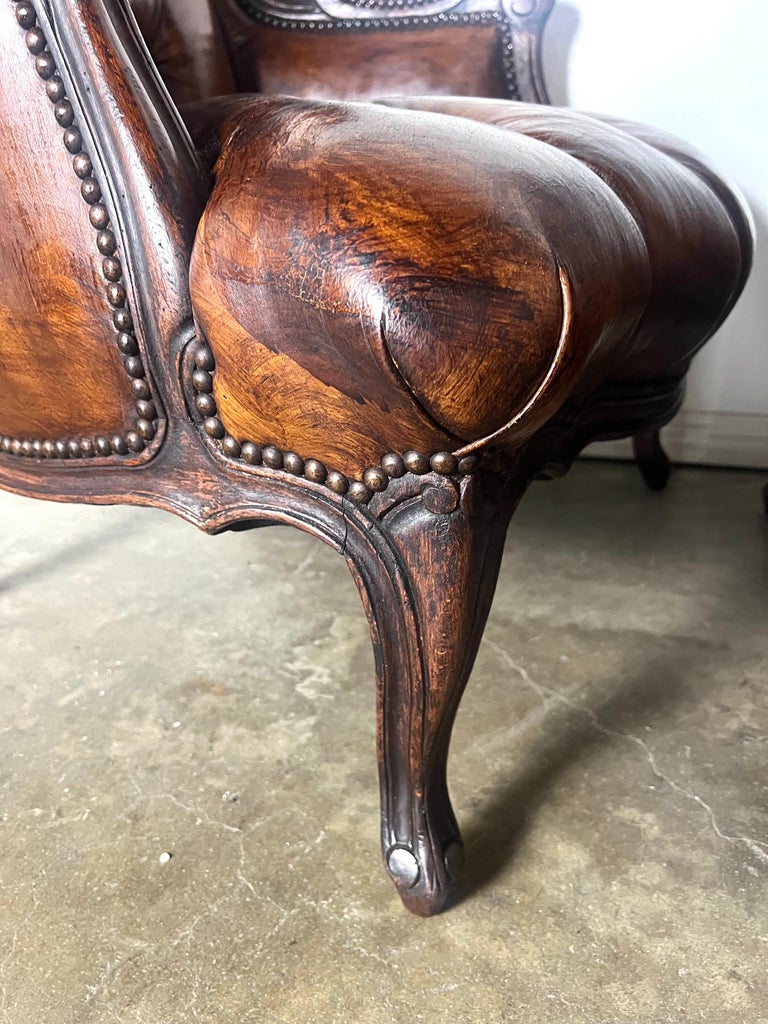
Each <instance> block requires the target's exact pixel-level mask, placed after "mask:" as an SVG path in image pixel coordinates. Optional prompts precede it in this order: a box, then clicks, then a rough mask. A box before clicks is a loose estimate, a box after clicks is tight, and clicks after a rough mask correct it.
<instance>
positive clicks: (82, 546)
mask: <svg viewBox="0 0 768 1024" xmlns="http://www.w3.org/2000/svg"><path fill="white" fill-rule="evenodd" d="M143 529H144V527H143V526H138V525H137V524H135V523H134V524H132V525H131V536H132V537H135V536H136V535H137V534H138V533H140V532H142V531H143ZM118 542H123V543H125V526H124V524H122V523H115V524H110V525H109V526H106V527H104V528H103V529H102V530H97V531H92V532H89V533H87V534H86V535H85V536H83V537H82V538H81V539H80V540H77V541H75V542H74V543H72V544H68V545H65V546H63V547H61V548H59V550H58V551H55V552H53V553H52V554H50V555H47V556H46V557H45V558H39V559H38V560H37V561H35V562H30V563H28V564H27V565H22V566H20V567H19V568H18V569H14V570H13V571H12V572H9V573H8V574H7V575H5V576H2V577H0V594H7V593H8V592H9V591H12V590H18V589H19V588H21V587H23V586H25V585H26V584H28V583H32V582H33V581H35V580H38V579H41V578H42V577H44V576H47V575H49V574H50V573H53V572H55V571H56V570H57V569H60V568H61V567H62V566H66V565H71V564H74V563H76V562H79V561H81V560H82V559H83V558H90V557H93V558H96V557H98V556H99V555H100V554H101V552H102V551H103V550H104V548H106V547H109V546H110V545H111V544H116V543H118Z"/></svg>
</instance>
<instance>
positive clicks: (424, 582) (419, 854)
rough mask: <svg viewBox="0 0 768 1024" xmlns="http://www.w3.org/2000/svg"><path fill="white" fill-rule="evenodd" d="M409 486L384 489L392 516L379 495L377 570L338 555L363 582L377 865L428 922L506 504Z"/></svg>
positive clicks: (442, 878) (448, 869) (444, 855)
mask: <svg viewBox="0 0 768 1024" xmlns="http://www.w3.org/2000/svg"><path fill="white" fill-rule="evenodd" d="M393 483H394V482H393ZM398 484H405V481H398ZM419 484H420V489H416V490H415V492H414V490H411V491H410V493H409V492H408V491H407V490H406V489H405V488H404V487H401V488H395V487H392V488H390V491H395V490H397V489H399V490H400V495H399V496H398V497H395V500H394V503H391V504H390V503H389V502H390V501H391V499H392V497H393V495H390V491H388V492H387V497H388V507H387V508H386V509H384V510H383V511H382V512H381V513H380V514H379V520H378V524H379V527H380V534H379V536H378V539H377V541H376V542H375V544H376V547H377V549H378V550H377V553H378V554H379V555H383V557H382V558H381V560H380V561H379V562H378V565H377V566H376V567H371V566H369V565H360V564H354V562H355V559H354V556H351V553H350V552H349V551H348V552H347V555H348V557H350V556H351V557H350V560H351V561H353V569H355V570H357V571H358V573H359V576H358V579H359V578H360V575H362V576H363V580H362V582H363V583H364V586H362V587H361V590H362V591H363V597H364V601H365V603H366V609H367V612H368V615H369V620H370V623H371V632H372V636H373V642H374V650H375V653H376V667H377V676H378V755H379V772H380V786H381V811H382V819H381V821H382V847H383V853H384V860H385V864H386V866H387V870H388V871H389V874H390V875H391V877H392V879H393V881H394V882H395V884H396V886H397V888H398V890H399V892H400V896H401V897H402V900H403V902H404V903H405V905H406V907H408V909H409V910H412V911H414V913H417V914H421V915H423V916H427V915H430V914H435V913H438V912H439V911H440V910H442V909H443V908H444V907H445V905H446V903H447V902H448V901H449V899H450V898H451V896H452V895H453V893H454V892H455V889H456V881H457V874H458V869H459V867H460V863H461V860H462V846H461V836H460V833H459V828H458V825H457V824H456V818H455V816H454V813H453V810H452V808H451V804H450V799H449V796H448V789H447V785H446V775H445V771H446V759H447V756H448V745H449V740H450V734H451V729H452V726H453V720H454V717H455V714H456V711H457V708H458V704H459V700H460V698H461V695H462V692H463V690H464V686H465V684H466V682H467V678H468V676H469V673H470V671H471V669H472V664H473V662H474V659H475V654H476V652H477V647H478V644H479V641H480V637H481V635H482V631H483V628H484V626H485V621H486V618H487V616H488V611H489V608H490V604H491V599H492V597H493V591H494V588H495V585H496V578H497V575H498V569H499V564H500V562H501V556H502V548H503V543H504V535H505V533H506V528H507V524H508V522H509V517H510V514H511V506H512V502H511V500H510V499H509V496H508V495H507V494H505V493H504V492H503V491H502V492H501V495H500V499H499V500H498V501H496V502H492V501H491V500H490V499H489V498H488V497H487V495H486V494H485V493H484V486H483V481H482V480H481V479H480V478H479V477H469V478H465V479H464V480H463V481H461V483H460V484H457V483H456V482H454V481H453V480H452V479H448V478H437V477H435V476H434V475H430V476H429V477H424V478H422V480H421V481H420V482H419ZM410 486H411V487H412V486H413V485H412V484H411V485H410ZM366 561H367V559H366Z"/></svg>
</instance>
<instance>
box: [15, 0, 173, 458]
mask: <svg viewBox="0 0 768 1024" xmlns="http://www.w3.org/2000/svg"><path fill="white" fill-rule="evenodd" d="M11 2H12V3H14V4H15V14H16V21H17V23H18V25H19V27H20V28H22V29H24V30H25V36H24V41H25V43H26V46H27V49H28V50H29V52H30V53H31V54H32V55H33V56H34V58H35V70H36V71H37V74H38V75H39V77H40V78H41V79H43V81H44V82H45V91H46V94H47V96H48V99H49V100H50V102H51V104H52V107H53V114H54V117H55V118H56V121H57V123H58V124H59V126H60V127H61V128H63V129H64V131H63V133H62V141H63V143H64V147H65V148H66V149H67V151H68V152H69V153H71V154H72V156H73V160H72V168H73V170H74V173H75V175H76V176H77V177H78V178H79V179H80V194H81V196H82V197H83V201H84V202H85V203H86V204H87V206H88V217H89V220H90V223H91V225H92V227H93V228H94V229H95V231H96V248H97V249H98V251H99V253H100V254H101V255H102V256H103V257H104V260H103V264H102V271H103V275H104V279H105V282H106V284H105V288H104V297H105V299H106V301H107V303H108V304H109V307H110V312H111V317H112V324H113V326H114V329H115V332H116V334H115V341H116V344H117V347H118V349H119V350H120V353H121V354H122V357H123V366H124V368H125V372H126V375H127V376H128V379H129V381H130V385H131V393H132V394H133V397H134V401H135V409H136V415H137V420H136V429H135V430H128V431H122V432H121V433H116V434H110V435H109V436H103V435H98V436H94V437H79V438H67V439H61V440H59V439H46V440H44V441H39V440H34V441H33V440H30V439H29V438H18V437H8V436H6V435H3V434H0V450H2V451H3V452H7V453H9V454H11V455H22V456H26V457H28V458H35V459H80V458H94V457H102V458H104V457H107V456H110V455H132V454H137V453H139V452H141V451H143V450H144V448H146V446H147V442H149V441H151V440H152V438H154V436H155V434H156V433H157V410H156V407H155V404H154V402H153V401H152V394H151V390H150V387H149V382H148V381H147V378H146V373H145V370H144V364H143V362H142V360H141V356H140V355H139V345H138V342H137V340H136V337H135V335H134V330H133V318H132V317H131V312H130V309H129V306H128V298H127V293H126V290H125V287H124V285H123V267H122V263H121V262H120V259H119V254H118V252H117V239H116V237H115V234H114V232H113V231H112V230H111V227H110V217H109V211H108V210H107V208H106V206H104V205H103V203H102V202H101V199H102V193H101V186H100V185H99V183H98V181H97V180H96V178H95V176H94V174H93V166H92V164H91V159H90V157H89V156H88V154H87V153H86V152H85V150H84V149H83V137H82V134H81V132H80V130H79V128H78V127H77V125H76V124H75V113H74V110H73V108H72V104H71V103H70V101H69V100H68V99H67V96H66V91H65V87H64V82H63V81H62V79H61V78H60V77H59V76H58V74H57V70H56V63H55V61H54V59H53V56H52V54H51V53H50V51H49V50H48V49H47V46H48V42H47V40H46V38H45V33H44V32H43V30H42V29H41V28H40V26H39V25H38V24H37V13H36V11H35V7H34V5H33V4H32V3H29V2H28V0H23V2H19V0H11Z"/></svg>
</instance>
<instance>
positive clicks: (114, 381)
mask: <svg viewBox="0 0 768 1024" xmlns="http://www.w3.org/2000/svg"><path fill="white" fill-rule="evenodd" d="M275 3H277V0H275ZM246 6H249V5H248V4H246ZM550 6H551V3H550V0H535V2H534V0H508V2H507V3H506V4H505V5H504V7H499V6H493V5H492V4H490V3H489V5H487V6H484V0H482V2H481V0H458V2H457V0H413V3H412V5H411V7H412V8H413V9H411V7H406V8H405V9H404V10H399V11H398V10H395V11H394V13H393V12H389V13H382V10H380V9H377V8H376V5H375V4H374V5H373V6H371V5H370V4H367V5H364V6H363V7H355V5H354V3H353V2H352V0H323V7H322V8H320V6H319V4H315V3H314V0H306V3H304V4H302V5H290V4H289V5H286V4H280V6H279V11H278V13H277V14H276V13H275V10H276V8H275V6H274V5H273V0H258V4H257V3H256V0H253V3H250V8H251V12H252V15H253V16H252V17H248V18H247V19H246V15H245V14H244V13H243V12H242V11H238V12H236V13H237V17H238V19H239V20H238V24H239V25H240V26H241V28H242V27H243V26H245V24H246V22H244V21H243V19H246V21H247V33H246V35H245V36H244V37H243V38H242V39H241V38H240V37H238V36H237V33H236V32H233V30H232V27H231V24H230V21H229V20H228V18H229V15H231V14H232V12H233V11H234V10H235V9H234V7H233V2H232V0H217V2H216V3H215V4H210V3H209V2H208V0H191V2H190V5H189V7H187V6H186V5H181V4H180V2H178V0H167V3H164V4H161V3H159V2H158V3H153V2H151V0H137V2H136V13H137V15H138V18H139V23H140V24H141V25H142V26H143V30H144V32H146V36H147V42H148V43H149V45H150V48H151V49H152V52H153V53H154V55H155V58H156V60H157V64H155V63H154V62H153V61H152V60H151V59H150V58H149V57H148V55H147V50H146V48H145V45H144V42H143V40H142V38H141V35H140V29H139V27H138V25H137V22H136V21H135V20H134V18H133V16H132V15H131V14H130V11H129V9H128V6H127V2H126V0H48V2H46V3H43V2H42V0H38V2H36V3H32V2H28V0H15V2H13V3H8V5H7V7H6V13H5V15H4V16H3V17H2V18H0V30H1V31H0V38H1V40H2V45H1V47H0V54H1V55H2V58H3V62H2V65H0V92H1V93H2V100H1V101H0V102H2V104H3V107H2V110H3V114H4V116H5V118H6V124H10V125H11V126H12V129H11V131H10V132H9V133H8V134H9V136H10V140H11V141H10V143H7V144H6V147H5V148H4V150H3V151H2V153H0V165H2V169H3V175H2V177H1V178H0V203H1V204H2V209H1V210H0V212H1V213H2V215H3V216H2V220H0V237H2V239H3V246H2V248H0V298H1V300H2V307H3V319H2V321H0V371H1V372H2V373H3V374H4V379H3V394H4V398H3V402H2V403H0V431H2V430H6V431H10V430H13V431H20V432H21V433H19V434H11V433H7V434H6V435H4V436H3V437H2V439H0V485H1V486H3V487H7V488H10V489H13V490H16V491H18V492H20V493H23V494H28V495H33V496H37V497H46V498H51V499H54V500H61V501H77V500H79V501H90V502H97V503H105V504H110V503H114V502H127V503H133V504H141V505H155V506H157V507H160V508H165V509H168V510H169V511H172V512H174V513H176V514H177V515H180V516H182V517H184V518H185V519H186V520H188V521H189V522H191V523H194V524H195V525H197V526H198V527H200V528H201V529H204V530H206V531H209V532H211V533H216V532H218V531H221V530H225V529H230V528H243V527H249V526H253V525H263V524H265V523H285V524H290V525H294V526H297V527H298V528H300V529H303V530H306V531H307V532H309V533H310V534H312V535H313V536H316V537H318V538H319V539H321V540H323V541H324V542H326V543H328V544H330V545H331V546H332V547H334V548H335V549H336V550H338V551H339V552H340V554H342V555H343V556H344V557H345V558H346V560H347V562H348V564H349V566H350V568H351V570H352V573H353V576H354V578H355V581H356V583H357V585H358V587H359V590H360V593H361V597H362V600H363V605H364V608H365V610H366V613H367V615H368V619H369V623H370V627H371V636H372V640H373V645H374V651H375V655H376V675H377V709H378V712H377V714H378V753H379V771H380V780H381V803H382V817H381V821H382V852H383V856H384V861H385V864H386V867H387V870H388V871H389V874H390V876H391V878H392V880H393V881H394V883H395V885H396V886H397V888H398V890H399V892H400V895H401V897H402V899H403V902H404V903H405V904H406V906H408V907H409V908H410V909H411V910H413V911H415V912H416V913H419V914H430V913H435V912H437V911H439V910H441V909H443V908H444V907H446V906H447V905H449V904H450V902H451V900H452V899H454V898H455V896H456V893H457V891H458V885H459V882H458V873H459V866H460V862H461V856H462V854H461V838H460V832H459V828H458V824H457V822H456V819H455V816H454V814H453V810H452V808H451V803H450V798H449V795H448V789H447V784H446V779H445V762H446V757H447V752H448V745H449V740H450V732H451V727H452V724H453V719H454V716H455V713H456V709H457V706H458V702H459V700H460V697H461V693H462V690H463V688H464V685H465V684H466V681H467V678H468V675H469V672H470V670H471V666H472V662H473V659H474V656H475V653H476V650H477V645H478V643H479V641H480V637H481V634H482V630H483V626H484V623H485V619H486V616H487V613H488V609H489V607H490V602H491V598H492V594H493V589H494V585H495V580H496V575H497V572H498V568H499V561H500V557H501V551H502V546H503V539H504V534H505V530H506V527H507V523H508V521H509V518H510V516H511V514H512V512H513V510H514V508H515V507H516V505H517V503H518V501H519V500H520V498H521V496H522V494H523V493H524V491H525V489H526V487H527V486H528V484H529V483H530V482H531V481H532V480H533V479H534V478H536V477H540V476H546V477H555V476H557V475H559V474H561V473H563V472H564V471H565V470H566V469H567V468H568V466H569V464H570V462H571V460H572V459H573V458H574V457H575V456H576V454H577V453H578V452H579V451H580V449H581V448H582V447H583V446H584V445H585V444H586V443H587V442H589V441H590V440H592V439H594V438H599V437H616V436H632V435H634V436H639V438H640V440H639V441H638V452H639V454H640V456H641V459H642V460H644V462H645V464H646V469H648V470H649V472H650V473H651V477H652V478H649V482H650V483H651V484H652V485H655V484H660V483H661V482H663V481H662V476H663V475H664V473H663V472H662V471H663V470H664V469H665V466H664V464H663V459H662V457H661V456H660V455H659V449H658V446H657V435H656V431H657V430H658V428H659V427H660V426H661V425H662V424H663V423H665V422H667V421H668V420H669V419H670V418H671V417H672V416H673V415H674V414H675V412H676V411H677V409H678V408H679V405H680V402H681V398H682V391H683V380H684V372H685V370H686V368H687V366H688V363H689V361H690V358H691V356H692V354H693V353H694V351H695V350H696V348H697V347H698V346H699V345H701V344H702V343H703V341H704V340H706V338H707V336H709V334H711V332H712V331H713V330H714V329H715V327H716V326H717V324H718V323H719V322H721V321H722V319H723V318H724V317H725V316H726V315H727V313H728V311H729V310H730V308H731V307H732V305H733V303H734V302H735V301H736V298H737V297H738V294H739V291H740V289H741V287H742V286H743V283H744V280H745V278H746V275H747V273H748V269H749V261H750V255H751V232H750V228H749V223H748V219H747V218H746V216H745V214H744V213H743V211H742V208H741V206H740V203H739V200H738V199H737V198H736V197H735V196H734V195H733V194H732V193H731V192H730V190H729V189H728V187H727V185H726V184H725V183H724V182H722V181H721V180H720V179H719V178H718V177H717V175H716V174H714V172H712V171H711V170H710V169H709V168H708V167H707V166H706V165H705V164H704V163H703V162H702V161H701V160H700V159H699V158H698V157H697V156H696V155H695V154H693V153H691V152H690V151H689V150H688V149H687V148H686V147H685V146H683V145H682V144H680V143H678V142H676V141H675V140H670V139H669V138H668V137H666V136H662V135H660V134H659V133H655V132H653V131H652V130H650V129H645V128H642V127H640V126H636V125H627V124H624V123H617V122H612V123H610V124H609V123H607V122H601V121H598V120H594V119H589V118H582V117H580V115H577V114H573V113H571V112H566V111H556V110H543V109H541V108H533V107H526V106H520V105H515V104H508V103H504V102H502V101H500V100H478V99H474V100H473V99H472V98H469V99H456V98H451V99H448V98H445V97H444V96H432V97H413V96H411V97H410V98H400V99H397V100H391V101H388V102H387V103H379V104H375V105H374V104H370V103H351V104H345V103H339V102H320V101H312V100H308V99H297V98H286V97H270V96H253V95H251V96H243V97H232V96H230V97H224V98H220V97H217V96H216V94H217V93H219V92H227V91H228V90H229V89H230V85H231V81H232V79H233V78H234V79H236V78H237V75H238V74H241V73H242V66H241V65H242V61H244V60H246V58H249V54H248V53H246V52H245V51H243V52H240V50H238V47H239V46H242V45H244V43H243V39H251V38H252V37H253V34H259V33H261V34H263V33H264V32H266V31H267V29H269V31H270V32H276V31H278V30H279V31H281V32H283V33H285V34H284V35H283V36H282V37H281V38H282V39H283V40H284V41H285V40H288V42H285V43H284V52H285V54H287V56H285V55H284V59H285V61H286V68H285V69H284V71H283V70H281V69H280V67H279V66H278V65H279V63H280V62H278V61H275V62H274V65H273V66H274V73H275V75H279V74H285V76H286V77H285V79H284V81H285V82H288V81H289V80H294V81H298V79H296V78H295V76H296V75H299V76H301V75H309V77H310V78H311V77H312V76H316V80H317V81H319V80H320V78H322V76H323V75H324V74H325V70H324V69H325V67H326V61H325V60H322V59H321V58H320V57H319V56H317V57H313V58H312V60H314V61H315V63H314V64H312V63H311V61H305V65H306V66H304V67H303V69H302V68H301V67H300V66H299V65H300V64H301V61H302V60H304V59H305V57H306V54H305V53H304V52H303V51H301V47H300V46H299V48H298V50H297V51H296V53H295V54H293V55H291V46H293V45H294V44H293V43H290V39H291V38H294V40H298V41H299V43H300V42H301V40H302V34H304V33H307V32H313V33H316V36H317V40H318V47H317V49H316V50H313V52H315V53H316V54H318V55H319V54H321V53H322V52H323V51H322V46H327V47H328V49H327V50H326V53H328V54H330V53H331V52H333V54H334V57H333V59H331V57H330V56H329V57H328V62H330V64H332V65H333V66H334V67H341V68H342V70H339V71H338V72H336V73H337V74H338V75H339V76H342V75H343V74H344V64H343V61H342V59H341V57H339V58H338V60H337V59H336V56H335V55H337V54H342V53H344V52H346V54H347V57H346V59H347V60H348V59H349V54H350V53H352V52H355V51H354V46H356V45H357V44H358V43H360V44H361V45H362V44H363V43H364V44H365V46H366V47H368V46H373V47H374V48H375V47H376V46H378V45H381V46H382V47H383V49H382V50H381V51H375V49H374V50H373V51H371V52H382V53H383V52H384V50H386V48H387V47H389V46H390V45H391V44H393V43H394V42H395V41H398V46H399V47H402V52H403V53H407V52H408V48H409V46H411V45H412V44H413V43H414V40H416V41H418V36H417V32H418V31H421V30H422V29H426V28H428V27H429V25H431V26H432V28H430V29H429V31H430V35H429V37H428V38H429V39H431V40H432V42H433V45H434V61H433V65H432V66H433V68H434V69H438V68H441V73H440V82H439V83H438V81H437V77H435V78H434V81H433V83H432V88H433V90H434V92H435V93H443V92H445V88H444V83H445V82H450V80H451V73H452V71H453V68H452V67H451V65H450V62H449V61H448V59H447V58H446V53H448V51H447V50H445V49H444V40H445V39H446V38H447V33H448V32H449V29H448V28H446V27H445V25H444V21H445V19H454V20H453V21H451V22H450V24H451V28H450V32H454V31H456V32H457V33H458V32H459V30H460V29H463V28H467V30H468V31H470V30H472V31H474V29H473V28H472V27H473V26H474V27H475V28H476V27H477V26H479V27H480V28H484V27H485V26H487V24H489V23H493V25H494V26H495V29H494V31H495V32H498V33H499V36H498V38H494V45H496V44H497V43H498V39H499V38H500V39H502V41H506V42H505V46H504V47H503V49H502V51H501V53H500V54H499V59H500V61H501V65H500V70H499V66H498V65H497V72H498V73H500V74H501V75H502V76H503V82H504V88H505V90H506V93H507V94H516V93H515V92H514V89H513V86H514V88H515V89H519V95H521V96H523V97H525V98H529V99H532V100H542V99H544V98H545V91H544V88H543V83H542V82H541V76H540V56H539V55H540V37H541V29H542V26H543V21H544V19H545V17H546V14H547V12H548V10H549V7H550ZM355 10H357V11H358V16H357V17H356V18H355V17H351V16H350V13H351V11H355ZM308 12H309V13H308ZM291 19H293V20H291ZM429 19H433V20H432V21H430V20H429ZM473 19H474V20H473ZM478 19H479V20H478ZM355 21H360V23H361V24H360V25H359V26H358V25H356V24H355ZM393 22H397V26H396V27H395V28H393ZM363 23H364V24H363ZM291 26H293V27H291ZM457 26H458V27H457ZM358 30H359V31H358ZM30 33H31V35H30ZM248 33H250V35H248ZM291 33H295V36H293V37H291V35H290V34H291ZM470 34H471V33H470ZM486 35H487V33H486ZM475 37H476V38H485V36H484V35H480V34H476V35H475ZM313 38H314V37H313ZM424 38H425V40H426V39H427V37H426V36H425V37H424ZM455 38H456V39H458V38H459V36H458V34H457V35H456V36H455ZM489 38H490V37H489ZM377 40H378V41H377ZM382 40H384V42H382ZM254 45H255V44H254ZM275 45H276V47H277V49H279V46H278V45H277V44H275ZM345 46H347V49H346V51H345ZM277 49H276V51H275V53H277ZM359 52H361V53H362V52H363V51H362V50H361V51H359ZM365 52H368V51H365ZM392 53H393V54H394V53H395V51H394V50H393V51H392ZM510 55H511V56H510ZM257 58H258V54H257V52H256V50H254V51H253V52H252V55H251V57H250V58H249V59H252V65H253V66H258V59H257ZM261 59H262V62H263V61H264V58H263V54H262V58H261ZM371 59H373V58H371ZM452 59H453V58H451V60H452ZM230 60H232V61H233V62H234V65H233V66H234V68H235V71H234V72H233V71H232V70H231V66H230ZM25 61H26V62H27V63H26V64H25V63H24V62H25ZM339 61H341V64H339ZM484 61H485V62H484ZM334 62H335V63H334ZM288 65H290V66H288ZM490 66H491V65H489V64H488V62H487V61H486V60H485V58H483V60H480V59H478V65H477V69H476V70H477V72H478V75H481V76H482V75H484V74H486V73H488V69H489V67H490ZM393 67H394V65H392V66H390V68H389V70H388V71H387V75H389V74H392V75H394V77H395V78H397V77H398V75H399V74H400V72H398V75H395V72H394V70H393ZM407 67H408V62H407V61H403V62H402V68H403V69H406V70H407ZM312 68H315V69H316V70H315V71H312ZM158 69H161V71H162V73H163V76H164V78H165V80H166V82H167V85H168V89H169V90H170V93H171V94H172V95H174V96H175V97H176V99H177V101H178V102H179V103H181V104H182V110H181V113H180V111H179V109H178V108H177V107H176V105H175V104H174V103H172V101H171V99H170V97H169V92H168V91H167V90H166V87H165V85H164V83H163V81H162V80H161V78H160V71H159V70H158ZM238 69H239V70H238ZM347 70H348V72H349V81H340V83H339V92H343V94H344V95H350V94H351V93H352V92H354V89H357V88H360V87H361V86H360V83H361V82H363V81H364V80H365V81H372V80H373V78H374V77H375V76H372V75H371V74H370V73H369V72H370V69H368V68H360V67H358V66H357V65H356V66H355V67H350V68H348V69H347ZM406 70H404V71H403V74H405V73H406ZM291 76H294V77H293V78H291ZM366 76H367V77H366ZM384 77H386V76H384ZM417 77H418V76H417ZM382 80H383V79H382ZM50 82H54V83H56V82H58V83H59V84H58V85H55V84H54V86H53V91H54V95H53V96H51V94H50V92H47V91H46V90H47V89H48V84H47V83H50ZM350 83H357V84H355V85H354V89H352V88H351V85H350ZM305 84H306V85H307V88H308V89H309V88H311V87H312V86H311V82H310V81H309V79H307V82H306V83H305ZM324 87H325V86H323V88H324ZM366 88H367V86H366ZM377 88H378V87H377ZM399 88H400V83H399V82H398V81H395V80H393V81H392V82H391V89H388V90H387V91H388V92H396V91H397V90H398V89H399ZM35 90H37V92H36V91H35ZM366 95H368V94H367V93H366ZM65 100H66V103H67V104H69V106H66V105H62V104H64V101H65ZM46 104H48V106H47V107H46ZM182 113H183V117H184V119H185V120H184V121H182V116H181V114H182ZM46 118H48V121H47V122H46ZM51 119H52V123H53V127H52V128H50V127H46V123H47V125H48V126H50V125H51ZM57 120H58V124H56V122H57ZM63 122H66V123H63ZM188 129H189V130H190V131H191V132H192V134H193V135H194V140H195V141H194V142H193V141H192V137H191V136H190V134H189V133H188ZM46 133H47V134H46ZM49 136H50V138H49ZM126 388H127V389H128V390H126ZM126 396H129V399H128V400H127V398H126ZM2 417H6V419H5V420H2ZM89 417H90V418H89ZM115 418H117V419H119V420H120V422H119V423H115V422H114V420H115ZM105 424H106V425H105ZM107 429H111V430H112V433H109V434H107V433H106V431H107ZM57 432H58V433H59V434H60V436H54V434H55V433H57ZM44 435H50V436H44Z"/></svg>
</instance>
